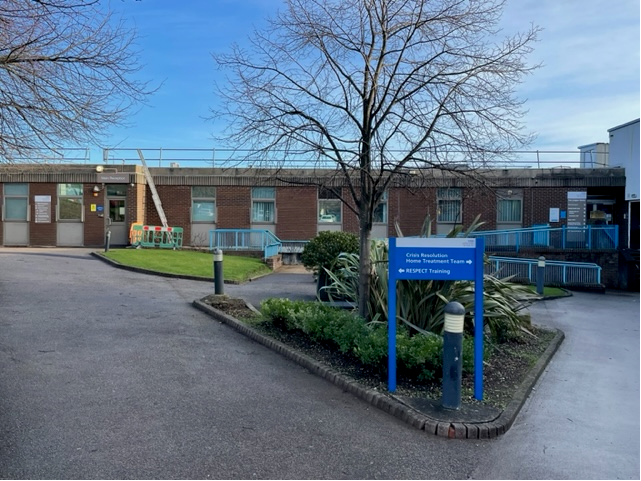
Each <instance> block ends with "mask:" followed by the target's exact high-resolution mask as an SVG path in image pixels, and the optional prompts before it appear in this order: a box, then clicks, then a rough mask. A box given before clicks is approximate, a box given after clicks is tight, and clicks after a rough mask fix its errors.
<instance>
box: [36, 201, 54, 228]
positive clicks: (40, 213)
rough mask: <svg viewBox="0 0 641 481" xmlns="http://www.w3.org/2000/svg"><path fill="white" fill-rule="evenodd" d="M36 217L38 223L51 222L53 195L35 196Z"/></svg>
mask: <svg viewBox="0 0 641 481" xmlns="http://www.w3.org/2000/svg"><path fill="white" fill-rule="evenodd" d="M33 201H34V207H35V213H36V216H35V217H36V218H35V222H36V224H50V223H51V196H50V195H35V196H34V198H33Z"/></svg>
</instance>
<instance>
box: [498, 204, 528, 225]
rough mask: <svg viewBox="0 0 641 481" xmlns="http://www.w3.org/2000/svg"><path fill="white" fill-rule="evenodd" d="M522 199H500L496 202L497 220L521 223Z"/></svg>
mask: <svg viewBox="0 0 641 481" xmlns="http://www.w3.org/2000/svg"><path fill="white" fill-rule="evenodd" d="M521 203H522V201H521V199H499V200H498V201H497V203H496V207H497V219H496V220H497V222H510V223H521V212H522V209H521Z"/></svg>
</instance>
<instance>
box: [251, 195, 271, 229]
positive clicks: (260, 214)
mask: <svg viewBox="0 0 641 481" xmlns="http://www.w3.org/2000/svg"><path fill="white" fill-rule="evenodd" d="M275 221H276V188H275V187H253V188H252V222H267V223H271V224H273V223H274V222H275Z"/></svg>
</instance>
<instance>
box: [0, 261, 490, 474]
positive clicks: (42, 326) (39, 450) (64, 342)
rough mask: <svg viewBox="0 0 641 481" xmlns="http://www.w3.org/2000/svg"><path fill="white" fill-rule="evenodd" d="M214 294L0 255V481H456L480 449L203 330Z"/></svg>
mask: <svg viewBox="0 0 641 481" xmlns="http://www.w3.org/2000/svg"><path fill="white" fill-rule="evenodd" d="M212 288H213V287H212V286H210V285H208V284H203V283H198V282H189V281H183V280H175V279H166V278H161V277H154V276H148V275H144V274H137V273H133V272H129V271H124V270H120V269H114V268H112V267H110V266H108V265H106V264H105V263H103V262H101V261H99V260H97V259H94V258H92V257H89V256H88V255H87V251H86V250H63V249H57V250H45V249H15V250H13V249H2V250H0V433H2V434H1V438H0V476H1V477H3V478H13V479H18V478H23V479H24V478H29V479H38V478H48V479H109V478H119V479H133V478H145V479H154V478H165V479H206V478H225V479H231V478H236V479H239V478H240V479H252V478H271V479H279V478H296V479H305V478H343V479H348V478H358V479H374V478H401V479H416V478H423V479H425V478H438V479H443V478H465V477H466V476H467V473H469V471H470V469H471V462H472V456H477V455H480V453H482V452H484V451H485V450H486V446H487V443H485V444H483V443H481V444H479V445H475V444H473V443H469V442H466V441H454V442H452V441H448V440H447V439H442V438H436V437H431V436H427V435H426V434H425V433H422V432H420V431H418V430H416V429H414V428H412V427H410V426H408V425H406V424H404V423H402V422H401V421H398V420H397V419H395V418H393V417H392V416H389V415H387V414H385V413H383V412H381V411H379V410H377V409H375V408H372V407H370V406H369V405H367V404H365V403H363V402H361V401H360V400H358V399H356V398H355V397H353V396H352V395H350V394H348V393H344V392H342V391H341V390H340V389H338V388H336V387H335V386H333V385H332V384H329V383H328V382H326V381H324V380H322V379H319V378H317V377H315V376H313V375H311V374H310V373H309V372H307V371H306V370H304V369H301V368H300V367H298V366H297V365H296V364H293V363H292V362H290V361H287V360H286V359H284V358H282V357H281V356H280V355H278V354H276V353H273V352H271V351H269V350H268V349H266V348H264V347H262V346H260V345H258V344H256V343H254V342H252V341H250V340H248V339H246V338H245V337H243V336H242V335H240V334H237V333H236V332H234V331H233V330H231V329H229V328H228V327H226V326H224V325H221V324H219V323H217V322H214V321H212V320H211V319H210V318H209V317H208V316H207V315H205V314H203V313H201V312H199V311H197V310H196V309H194V308H193V307H192V306H191V305H190V303H191V301H193V300H194V299H195V298H198V297H199V296H200V295H202V294H203V292H202V291H207V290H208V292H210V293H211V289H212ZM198 290H200V292H199V291H198ZM456 446H460V447H461V449H455V448H456Z"/></svg>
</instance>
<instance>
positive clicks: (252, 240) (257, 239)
mask: <svg viewBox="0 0 641 481" xmlns="http://www.w3.org/2000/svg"><path fill="white" fill-rule="evenodd" d="M216 247H218V248H220V249H222V250H235V251H242V250H245V251H263V252H264V254H265V258H267V257H273V256H275V255H276V254H278V253H279V252H280V247H281V241H280V239H279V238H278V237H276V236H275V235H274V233H273V232H270V231H268V230H260V229H216V230H210V231H209V250H213V249H214V248H216Z"/></svg>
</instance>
